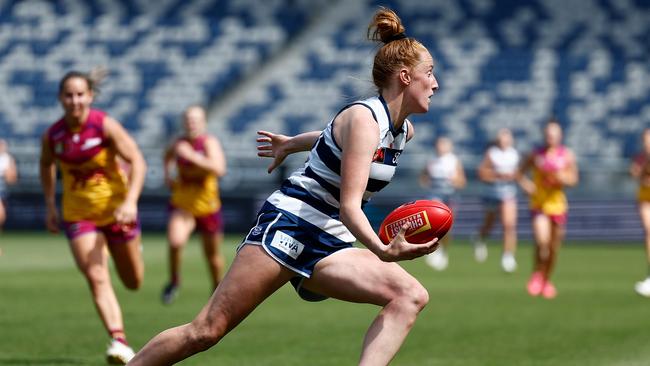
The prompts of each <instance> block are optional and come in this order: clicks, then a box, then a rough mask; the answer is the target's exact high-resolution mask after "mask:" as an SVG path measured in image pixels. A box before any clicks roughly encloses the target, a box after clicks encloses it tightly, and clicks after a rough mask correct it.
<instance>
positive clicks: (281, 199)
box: [131, 8, 438, 366]
mask: <svg viewBox="0 0 650 366" xmlns="http://www.w3.org/2000/svg"><path fill="white" fill-rule="evenodd" d="M368 35H369V38H370V39H372V40H375V41H381V42H382V43H383V46H381V47H380V48H379V49H378V51H377V54H376V56H375V61H374V64H373V80H374V84H375V85H376V87H377V88H378V92H379V95H377V96H375V97H371V98H368V99H365V100H362V101H358V102H355V103H352V104H349V105H347V106H346V107H344V108H343V109H342V110H341V111H340V112H339V113H338V114H337V115H336V116H335V117H334V118H333V120H332V121H331V122H330V123H329V124H328V125H327V127H326V128H325V129H324V130H323V131H313V132H307V133H303V134H300V135H297V136H294V137H293V138H288V137H287V136H284V135H276V134H272V133H270V132H261V135H262V136H261V137H260V138H259V140H258V141H259V142H261V143H264V145H261V146H259V147H258V149H259V154H260V156H268V157H273V158H274V160H273V162H272V163H271V166H270V167H269V171H271V170H273V169H274V168H275V167H276V166H278V165H279V164H280V163H281V162H282V161H283V160H284V158H285V157H286V156H287V155H288V154H290V153H293V152H297V151H306V150H310V149H311V151H310V155H309V160H308V161H307V162H306V163H305V166H304V167H303V168H300V169H298V170H296V171H295V172H294V173H293V174H292V175H291V176H290V177H289V178H287V179H286V180H285V181H284V183H283V184H282V187H281V189H280V190H278V191H275V192H274V193H273V194H271V196H269V197H268V199H267V201H266V202H265V203H264V206H263V207H262V208H261V210H260V213H259V216H258V218H257V221H256V223H255V226H254V227H253V228H252V229H251V230H250V231H249V233H248V235H247V236H246V239H244V241H243V242H242V244H241V245H240V247H239V249H238V252H237V256H236V257H235V260H234V261H233V263H232V265H231V266H230V269H229V270H228V273H226V275H225V277H224V279H223V281H222V282H221V284H220V285H219V287H217V289H216V290H215V292H214V294H213V295H212V298H211V299H210V301H209V303H208V304H207V305H206V306H205V307H204V308H203V310H202V311H201V312H200V313H199V314H198V316H197V317H196V318H195V319H194V321H192V322H191V323H188V324H185V325H182V326H180V327H176V328H172V329H168V330H166V331H164V332H162V333H160V334H158V335H157V336H156V337H155V338H154V339H152V340H151V341H149V343H147V345H145V346H144V347H143V348H142V350H140V352H139V353H138V354H137V355H136V356H135V358H134V359H133V360H132V361H131V364H132V366H137V365H147V366H154V365H170V364H173V363H175V362H178V361H180V360H182V359H185V358H187V357H189V356H191V355H193V354H195V353H197V352H201V351H204V350H206V349H208V348H209V347H211V346H212V345H214V344H216V343H217V342H219V340H221V338H223V337H224V336H225V335H226V333H228V332H229V331H230V330H232V329H233V328H234V327H235V326H237V324H239V323H240V322H241V321H242V320H243V319H244V318H245V317H246V316H247V315H248V314H250V312H252V311H253V310H254V309H255V308H256V307H257V306H258V305H259V304H260V303H261V302H262V301H264V299H266V298H267V297H268V296H270V295H271V294H272V293H274V292H275V291H276V290H277V289H279V288H280V287H282V286H284V284H285V283H287V282H289V281H291V282H292V284H293V285H294V286H295V287H296V290H297V291H298V293H299V294H300V295H301V297H303V298H305V299H308V300H312V301H317V300H324V299H325V298H327V297H333V298H336V299H340V300H344V301H350V302H357V303H370V304H374V305H378V306H381V307H382V309H381V311H380V312H379V315H378V316H377V318H376V319H375V320H374V322H373V323H372V324H371V326H370V328H369V329H368V331H367V333H366V337H365V339H364V341H363V349H362V352H361V358H360V360H359V364H360V365H386V364H388V363H389V362H390V361H391V359H392V358H393V357H394V355H395V354H396V353H397V351H398V350H399V348H400V346H401V344H402V342H403V341H404V339H405V338H406V335H407V334H408V333H409V331H410V329H411V327H412V326H413V324H414V322H415V320H416V318H417V315H418V313H419V312H420V311H421V310H422V308H423V307H424V306H425V305H426V303H427V302H428V294H427V291H426V289H425V288H424V287H423V286H422V285H421V284H420V283H419V282H418V281H417V280H416V279H415V278H414V277H412V276H411V275H410V274H408V273H407V272H406V271H405V270H404V269H403V268H402V267H400V266H399V265H398V264H397V263H394V262H396V261H399V260H404V259H413V258H417V257H419V256H422V255H424V254H427V253H430V252H431V251H433V250H435V249H436V247H437V245H438V244H437V243H436V240H431V241H430V242H428V243H425V244H411V243H408V242H407V241H406V240H405V239H404V233H405V231H406V228H407V226H404V227H402V229H401V230H400V233H399V234H398V235H397V236H396V237H395V238H394V239H393V240H392V241H391V242H390V243H389V244H387V245H386V244H383V243H382V241H381V240H380V239H379V237H378V236H377V234H376V233H375V230H374V229H373V228H372V226H371V225H370V222H369V221H368V218H367V217H366V215H365V214H364V212H363V209H362V208H363V205H364V203H365V202H367V200H368V199H370V197H371V196H372V195H373V194H374V193H376V192H377V191H379V190H381V189H382V188H384V187H385V186H386V185H387V184H388V183H389V182H390V180H391V179H392V176H393V174H394V172H395V168H396V165H397V162H398V159H397V158H398V157H399V156H400V155H401V152H402V150H403V149H404V147H405V145H406V142H407V140H408V139H410V138H412V137H413V126H412V125H411V123H410V122H409V121H408V120H407V119H406V117H407V116H409V115H410V114H411V113H424V112H426V111H428V109H429V103H430V98H431V96H432V95H433V93H434V91H435V90H436V89H437V88H438V84H437V81H436V78H435V77H434V75H433V59H432V57H431V55H430V54H429V52H428V51H427V49H426V48H425V47H424V46H423V45H422V44H421V43H420V42H418V41H417V40H415V39H413V38H408V37H406V36H405V35H404V27H403V26H402V24H401V21H400V19H399V18H398V17H397V15H396V14H395V13H394V12H392V11H390V10H387V9H383V8H382V9H380V10H379V11H377V13H376V14H375V16H374V18H373V21H372V23H371V25H370V27H369V31H368ZM356 240H359V241H360V242H361V243H362V244H363V245H364V246H365V247H366V248H367V249H362V248H355V247H354V245H353V244H354V243H355V241H356ZM278 331H279V332H281V331H283V330H281V329H278ZM285 331H286V330H285Z"/></svg>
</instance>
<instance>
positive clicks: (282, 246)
mask: <svg viewBox="0 0 650 366" xmlns="http://www.w3.org/2000/svg"><path fill="white" fill-rule="evenodd" d="M271 246H272V247H274V248H277V249H279V250H280V251H282V252H283V253H285V254H286V255H288V256H289V257H291V258H293V259H296V258H298V256H299V255H300V253H302V251H303V249H305V245H304V244H303V243H301V242H299V241H298V240H296V239H294V238H292V237H291V236H289V235H287V234H285V233H283V232H282V231H280V230H278V231H276V232H275V235H274V236H273V240H272V241H271Z"/></svg>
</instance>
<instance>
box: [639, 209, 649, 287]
mask: <svg viewBox="0 0 650 366" xmlns="http://www.w3.org/2000/svg"><path fill="white" fill-rule="evenodd" d="M639 216H640V217H641V224H642V225H643V229H644V230H645V251H646V261H647V263H648V272H649V273H648V276H650V202H639Z"/></svg>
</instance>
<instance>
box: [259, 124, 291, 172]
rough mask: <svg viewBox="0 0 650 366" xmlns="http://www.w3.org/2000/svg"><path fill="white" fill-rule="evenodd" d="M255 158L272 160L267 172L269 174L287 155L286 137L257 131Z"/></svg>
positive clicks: (287, 138) (287, 139)
mask: <svg viewBox="0 0 650 366" xmlns="http://www.w3.org/2000/svg"><path fill="white" fill-rule="evenodd" d="M257 134H258V135H259V136H258V137H257V140H256V141H257V143H259V144H260V145H257V156H260V157H265V158H273V161H272V162H271V164H270V165H269V167H268V169H267V172H269V173H271V172H272V171H273V169H275V168H276V167H278V166H279V165H280V164H282V162H283V161H284V159H285V158H286V157H287V155H289V150H288V148H287V145H288V144H287V142H288V141H289V140H290V138H289V137H288V136H285V135H280V134H275V133H272V132H268V131H257Z"/></svg>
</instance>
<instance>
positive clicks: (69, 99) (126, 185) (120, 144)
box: [40, 71, 146, 364]
mask: <svg viewBox="0 0 650 366" xmlns="http://www.w3.org/2000/svg"><path fill="white" fill-rule="evenodd" d="M100 77H102V75H101V74H96V73H95V74H93V73H91V74H86V73H82V72H77V71H72V72H69V73H67V74H66V75H65V76H64V77H63V79H62V80H61V82H60V84H59V102H60V103H61V106H62V107H63V110H64V115H63V117H62V118H61V119H59V120H58V121H57V122H56V123H54V124H53V125H52V126H50V127H49V128H48V129H47V131H46V132H45V134H44V135H43V139H42V148H41V162H40V173H41V184H42V187H43V192H44V194H45V202H46V205H47V217H46V226H47V229H48V230H49V231H51V232H58V231H59V214H58V212H57V207H56V201H55V188H56V170H57V169H56V167H57V163H58V166H59V170H60V172H61V175H62V178H63V181H62V185H63V198H62V211H63V228H64V230H65V233H66V236H67V238H68V240H69V242H70V249H71V250H72V254H73V256H74V259H75V262H76V264H77V267H78V268H79V270H80V271H81V273H82V274H83V275H84V277H85V278H86V280H87V281H88V285H89V287H90V291H91V293H92V298H93V301H94V303H95V307H96V308H97V311H98V313H99V316H100V318H101V320H102V322H103V324H104V327H105V328H106V330H107V331H108V333H109V335H110V337H111V342H110V344H109V347H108V349H107V351H106V357H107V361H108V362H109V363H116V364H125V363H126V362H128V360H129V359H130V358H131V357H133V350H132V349H131V348H130V347H129V346H128V343H127V342H126V335H125V333H124V324H123V321H122V311H121V309H120V305H119V303H118V301H117V297H116V296H115V291H114V290H113V286H112V284H111V278H110V274H109V271H108V267H109V266H108V254H109V252H110V254H111V255H112V257H113V262H114V264H115V268H116V269H117V273H118V274H119V276H120V279H121V280H122V283H124V285H125V286H126V287H127V288H129V289H132V290H135V289H137V288H139V287H140V284H141V283H142V278H143V275H144V265H143V262H142V254H141V245H140V227H139V221H138V208H137V201H138V197H139V196H140V192H141V190H142V185H143V182H144V175H145V170H146V166H145V162H144V159H143V157H142V154H141V153H140V151H139V149H138V147H137V146H136V144H135V142H134V141H133V139H132V138H131V137H130V136H129V134H128V133H127V132H126V130H125V129H124V128H123V127H122V125H121V124H120V123H119V122H118V121H116V120H115V119H113V118H111V117H109V116H108V115H106V113H105V112H103V111H101V110H98V109H91V104H92V102H93V100H94V96H95V91H96V86H97V83H98V82H99V78H100ZM118 158H119V159H121V162H122V163H124V162H125V163H127V164H128V165H129V170H130V175H129V177H128V178H127V176H126V174H125V172H124V171H123V169H122V168H121V167H120V162H118Z"/></svg>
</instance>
